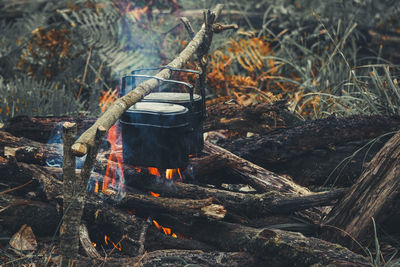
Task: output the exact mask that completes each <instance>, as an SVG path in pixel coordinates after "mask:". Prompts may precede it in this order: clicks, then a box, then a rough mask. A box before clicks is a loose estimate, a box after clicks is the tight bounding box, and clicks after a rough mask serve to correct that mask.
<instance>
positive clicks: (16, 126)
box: [4, 116, 95, 143]
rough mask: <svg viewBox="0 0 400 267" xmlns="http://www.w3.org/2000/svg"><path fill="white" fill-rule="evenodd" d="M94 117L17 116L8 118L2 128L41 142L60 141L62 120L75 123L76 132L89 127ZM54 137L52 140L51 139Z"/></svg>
mask: <svg viewBox="0 0 400 267" xmlns="http://www.w3.org/2000/svg"><path fill="white" fill-rule="evenodd" d="M94 121H95V119H91V118H73V117H28V116H18V117H14V118H12V119H10V120H9V121H8V122H7V124H6V126H5V127H4V130H5V131H7V132H9V133H12V134H13V135H15V136H18V137H25V138H29V139H31V140H35V141H37V142H41V143H48V142H49V141H50V142H52V143H60V142H61V140H60V139H61V130H62V129H61V126H62V124H63V123H64V122H74V123H76V124H77V127H78V133H81V132H83V131H84V130H86V129H87V128H89V127H90V126H91V125H92V124H93V123H94ZM51 139H54V140H51Z"/></svg>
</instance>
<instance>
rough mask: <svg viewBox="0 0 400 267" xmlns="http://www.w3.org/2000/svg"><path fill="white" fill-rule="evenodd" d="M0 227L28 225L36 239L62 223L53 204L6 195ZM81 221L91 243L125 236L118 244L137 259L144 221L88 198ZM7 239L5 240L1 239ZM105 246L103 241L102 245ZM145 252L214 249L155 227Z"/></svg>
mask: <svg viewBox="0 0 400 267" xmlns="http://www.w3.org/2000/svg"><path fill="white" fill-rule="evenodd" d="M0 206H1V207H2V208H1V212H0V225H1V226H2V227H3V228H2V232H4V231H5V230H6V231H7V232H8V233H9V234H10V237H11V235H12V234H13V233H15V232H16V231H18V229H19V228H20V227H21V226H22V225H24V224H27V225H29V226H30V227H31V228H32V230H33V232H34V233H35V235H36V236H39V237H47V236H53V235H54V234H55V233H56V232H57V231H58V229H57V227H58V224H59V222H60V220H61V213H60V210H59V209H58V208H57V204H56V203H54V202H53V203H47V202H43V201H35V200H27V199H23V198H20V197H15V196H11V195H8V194H1V195H0ZM83 220H84V221H85V222H86V223H87V225H88V226H89V229H90V230H91V231H90V232H91V233H92V236H93V237H95V238H96V239H94V240H93V241H96V242H99V244H100V243H101V242H102V241H103V240H104V234H107V235H109V236H111V237H112V238H113V240H119V239H120V238H121V237H122V236H124V235H126V236H127V238H125V239H124V240H123V241H122V242H121V243H122V247H123V248H124V253H125V254H127V255H130V256H137V255H138V251H139V248H140V245H141V244H140V242H139V239H140V236H139V234H140V229H141V228H142V227H143V225H145V224H148V222H146V221H145V220H143V219H141V218H139V217H135V216H132V215H129V214H128V213H127V212H126V211H125V210H120V209H116V208H115V207H112V206H110V205H108V204H107V203H104V202H103V201H102V200H99V199H97V198H95V197H89V198H88V199H87V200H86V203H85V209H84V213H83ZM4 237H7V236H4ZM103 242H104V241H103ZM143 245H144V247H145V250H147V251H153V250H156V249H159V248H170V249H187V250H188V249H191V250H196V249H197V250H198V249H200V250H203V251H214V250H215V247H213V246H210V245H207V244H205V243H203V242H200V241H197V240H189V239H181V238H173V237H171V236H166V235H164V234H162V233H161V232H160V231H159V230H158V229H156V228H155V227H154V226H150V227H149V229H148V230H147V233H146V238H145V239H144V240H143Z"/></svg>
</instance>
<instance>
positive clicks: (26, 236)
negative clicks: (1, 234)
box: [10, 224, 37, 250]
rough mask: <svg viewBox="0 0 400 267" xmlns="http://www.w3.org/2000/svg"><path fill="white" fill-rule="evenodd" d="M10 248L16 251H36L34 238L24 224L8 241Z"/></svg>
mask: <svg viewBox="0 0 400 267" xmlns="http://www.w3.org/2000/svg"><path fill="white" fill-rule="evenodd" d="M10 246H11V247H13V248H15V249H17V250H36V248H37V242H36V237H35V235H34V234H33V232H32V228H31V227H30V226H27V225H26V224H24V225H22V227H21V229H19V231H18V232H17V233H16V234H14V235H13V237H12V238H11V240H10Z"/></svg>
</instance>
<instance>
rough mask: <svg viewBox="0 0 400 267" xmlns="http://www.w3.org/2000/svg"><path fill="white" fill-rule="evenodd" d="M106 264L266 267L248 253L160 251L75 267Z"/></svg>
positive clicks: (79, 263)
mask: <svg viewBox="0 0 400 267" xmlns="http://www.w3.org/2000/svg"><path fill="white" fill-rule="evenodd" d="M102 264H105V265H106V266H110V267H114V266H115V267H120V266H176V267H185V266H187V267H189V266H210V267H211V266H213V267H214V266H215V267H230V266H249V267H257V266H265V264H266V262H264V261H260V260H259V259H257V258H255V257H254V256H252V255H251V254H250V253H248V252H204V251H201V250H158V251H153V252H149V253H145V254H143V255H139V256H137V257H135V258H112V257H110V258H108V259H107V260H106V261H103V260H99V259H90V258H84V257H79V258H78V259H77V261H75V264H74V266H96V265H102Z"/></svg>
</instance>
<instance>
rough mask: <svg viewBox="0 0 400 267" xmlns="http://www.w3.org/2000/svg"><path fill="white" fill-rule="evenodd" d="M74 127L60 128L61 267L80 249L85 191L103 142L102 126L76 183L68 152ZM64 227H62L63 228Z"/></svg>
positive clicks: (69, 263)
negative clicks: (61, 196) (61, 141)
mask: <svg viewBox="0 0 400 267" xmlns="http://www.w3.org/2000/svg"><path fill="white" fill-rule="evenodd" d="M76 131H77V128H76V124H74V123H73V124H71V123H69V122H66V123H64V125H63V142H64V154H63V179H64V188H63V191H64V203H63V209H64V216H63V225H62V226H61V229H60V237H61V251H62V260H61V266H62V267H63V266H70V265H71V262H72V260H73V259H75V258H76V255H77V253H78V248H79V226H80V224H81V218H82V213H83V208H84V203H85V197H86V187H87V183H88V181H89V177H90V173H91V172H92V168H93V165H94V162H95V160H96V155H97V150H98V148H99V146H100V144H101V142H102V141H103V138H104V135H105V134H106V130H105V128H104V127H102V126H101V125H100V126H99V127H98V128H97V131H96V134H95V143H94V145H93V146H91V147H90V148H89V153H88V155H87V158H86V160H85V163H84V165H83V169H82V171H81V173H80V179H79V180H77V179H76V174H75V156H74V155H73V153H72V151H71V145H72V143H73V140H75V138H76ZM63 226H64V227H63Z"/></svg>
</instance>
